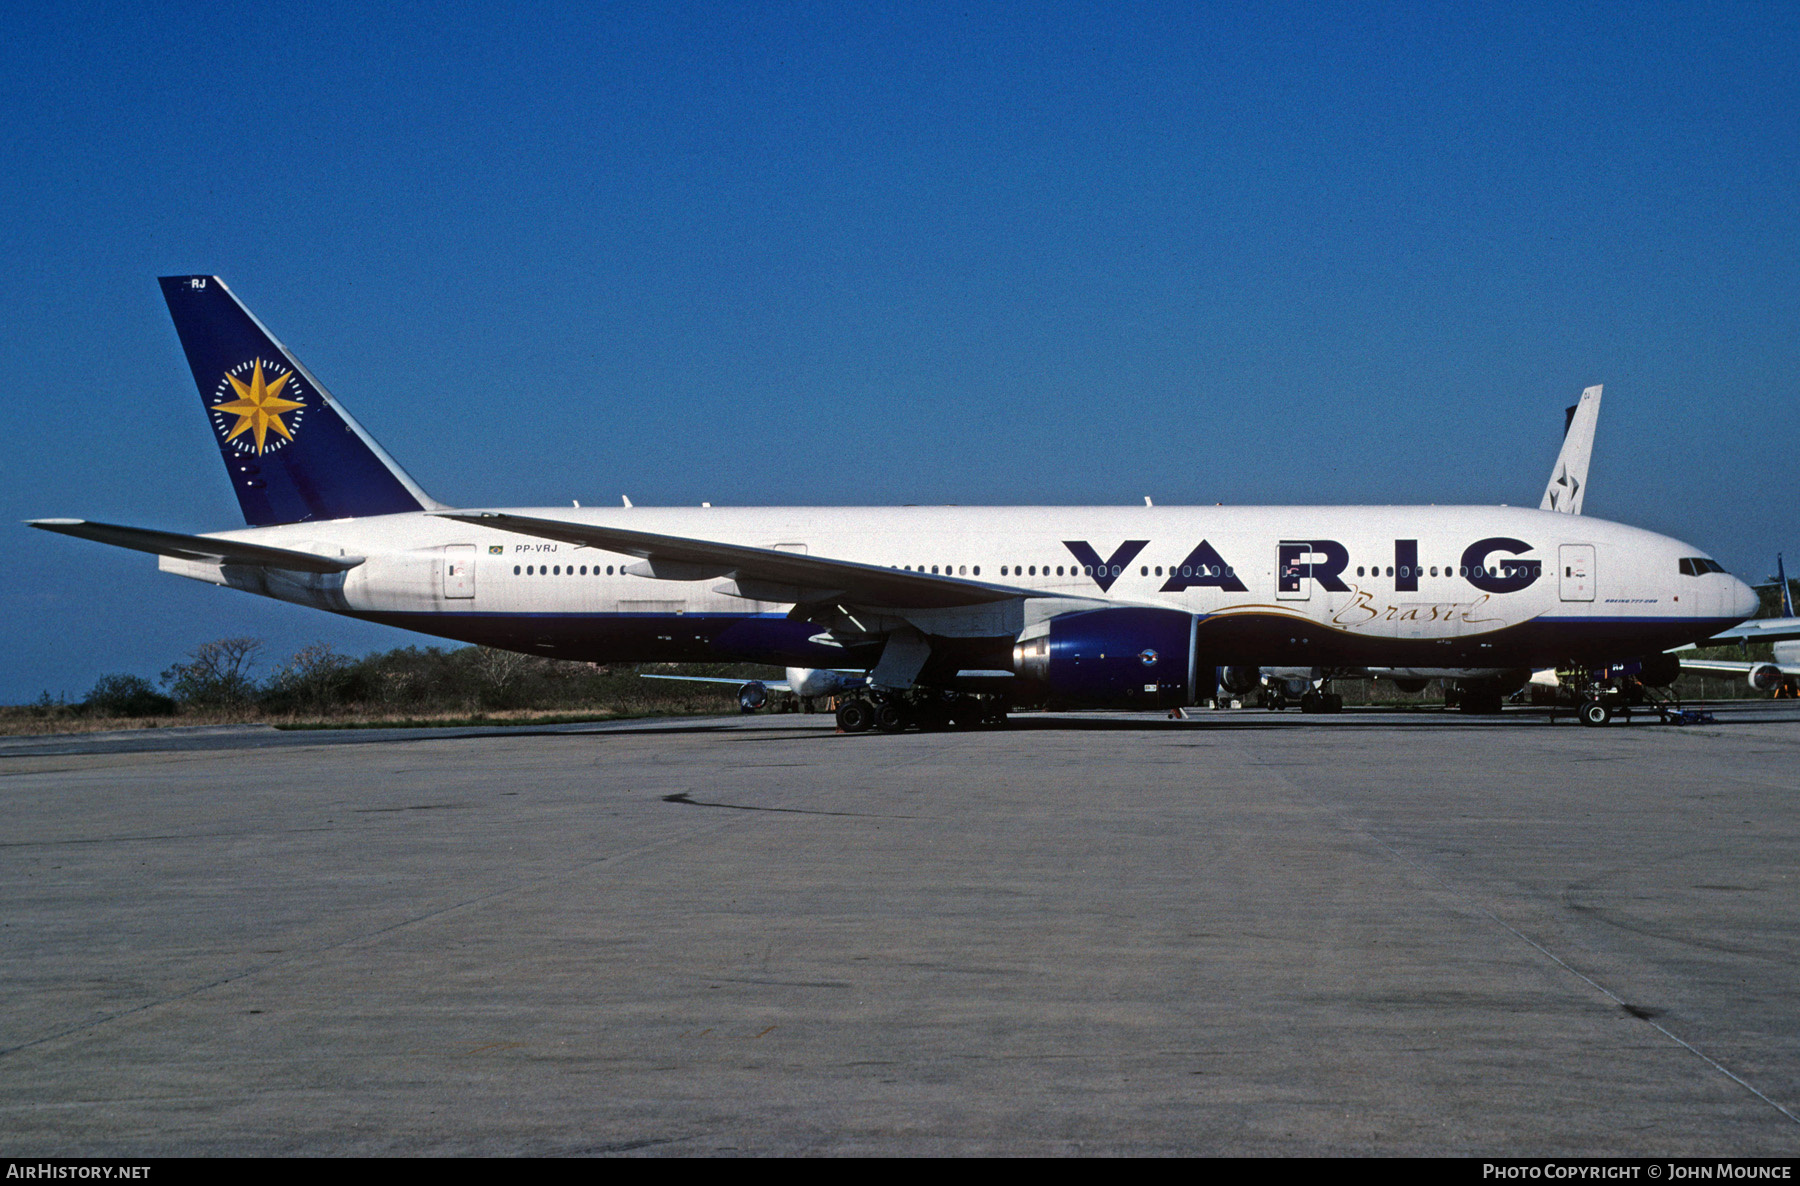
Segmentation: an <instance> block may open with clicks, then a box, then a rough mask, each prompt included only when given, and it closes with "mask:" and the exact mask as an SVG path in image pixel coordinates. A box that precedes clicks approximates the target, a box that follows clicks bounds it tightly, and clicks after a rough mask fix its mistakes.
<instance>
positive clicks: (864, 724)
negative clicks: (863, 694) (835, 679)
mask: <svg viewBox="0 0 1800 1186" xmlns="http://www.w3.org/2000/svg"><path fill="white" fill-rule="evenodd" d="M837 723H838V728H840V729H842V730H843V731H844V732H846V733H866V732H868V730H869V727H870V726H872V725H873V724H874V723H875V706H874V705H873V704H870V703H869V702H868V701H867V700H862V699H855V700H846V701H844V702H843V703H842V704H840V705H838V710H837Z"/></svg>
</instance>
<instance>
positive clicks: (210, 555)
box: [26, 519, 363, 572]
mask: <svg viewBox="0 0 1800 1186" xmlns="http://www.w3.org/2000/svg"><path fill="white" fill-rule="evenodd" d="M26 522H27V523H28V524H29V525H30V526H32V527H37V528H40V529H42V530H44V531H54V532H56V533H57V534H59V535H72V536H75V537H76V538H77V539H91V540H93V541H95V542H96V543H102V544H111V545H112V546H113V547H115V548H130V549H132V550H133V551H136V552H149V553H150V554H151V555H154V556H174V557H177V558H178V559H182V560H201V561H205V562H207V563H211V564H243V565H249V566H252V567H255V568H279V569H284V570H286V571H288V572H343V571H345V570H346V569H351V568H355V567H356V566H357V565H359V564H361V563H362V562H363V558H362V557H361V556H320V555H317V554H315V553H312V552H295V551H290V550H289V549H287V548H270V547H265V546H264V545H262V544H247V543H243V542H241V541H239V540H232V539H213V538H212V537H210V536H205V535H182V534H180V533H178V532H174V531H151V530H149V529H148V528H145V527H120V526H118V525H117V524H114V523H90V522H89V521H88V520H86V519H28V520H26Z"/></svg>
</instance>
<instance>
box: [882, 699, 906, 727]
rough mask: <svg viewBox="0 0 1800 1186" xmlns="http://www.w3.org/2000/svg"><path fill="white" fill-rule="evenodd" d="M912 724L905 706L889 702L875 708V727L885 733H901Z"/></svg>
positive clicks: (892, 701) (893, 701)
mask: <svg viewBox="0 0 1800 1186" xmlns="http://www.w3.org/2000/svg"><path fill="white" fill-rule="evenodd" d="M910 724H912V718H911V717H910V716H908V715H907V712H906V706H905V705H904V704H901V703H899V702H898V701H895V700H889V701H887V702H886V703H885V704H878V705H876V706H875V727H876V728H877V729H880V730H881V731H882V732H883V733H900V732H903V731H904V730H905V729H906V727H907V726H908V725H910Z"/></svg>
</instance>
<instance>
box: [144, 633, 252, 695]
mask: <svg viewBox="0 0 1800 1186" xmlns="http://www.w3.org/2000/svg"><path fill="white" fill-rule="evenodd" d="M262 648H263V643H262V639H260V638H220V639H215V640H214V641H212V642H203V643H201V644H200V645H199V646H197V647H195V648H194V649H193V650H191V651H189V652H188V661H187V662H186V663H177V664H175V665H174V666H173V667H171V668H169V669H168V670H167V671H165V672H163V674H162V678H163V683H164V684H165V685H167V686H168V689H169V692H170V694H171V695H173V696H174V697H175V699H177V700H179V701H181V702H182V703H183V704H192V705H207V706H219V707H224V706H236V705H241V704H244V703H247V702H248V701H249V700H250V698H251V697H252V696H253V695H255V693H256V682H255V681H254V680H252V679H251V678H250V669H251V668H252V667H253V666H255V665H256V657H257V655H258V653H260V652H261V651H262Z"/></svg>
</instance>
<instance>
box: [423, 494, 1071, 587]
mask: <svg viewBox="0 0 1800 1186" xmlns="http://www.w3.org/2000/svg"><path fill="white" fill-rule="evenodd" d="M437 515H438V517H439V518H443V519H455V520H456V521H457V522H459V523H471V524H474V525H476V526H478V527H496V528H499V529H500V530H502V531H516V532H518V533H519V534H520V535H530V536H536V537H538V538H540V539H553V540H558V541H561V542H563V543H570V544H579V545H582V546H584V547H589V548H599V549H602V550H603V551H607V552H619V553H622V554H624V555H627V556H640V557H642V558H643V559H644V561H645V562H646V563H645V564H644V565H642V566H639V565H633V566H631V567H630V568H629V569H628V570H627V571H629V572H632V573H634V574H635V575H638V576H649V577H661V578H664V579H667V580H677V581H681V580H687V581H698V580H705V579H707V578H709V577H726V576H728V577H732V578H733V579H734V580H735V581H736V583H737V585H738V587H739V589H740V590H741V592H742V595H744V596H746V597H750V598H753V599H755V600H760V601H777V602H808V601H829V600H844V601H852V602H855V603H856V604H858V605H863V606H868V607H871V608H875V609H951V608H955V607H958V606H967V605H987V604H991V603H993V602H997V601H1010V600H1011V599H1013V598H1015V597H1055V598H1060V599H1064V600H1067V599H1069V594H1068V593H1067V592H1051V591H1046V590H1037V589H1018V588H1013V587H1011V586H1009V585H996V584H990V583H988V582H986V581H971V580H967V579H965V578H961V577H951V576H936V575H933V574H931V573H923V572H907V571H906V570H904V569H898V568H884V567H882V566H881V565H878V564H859V563H856V562H854V561H849V560H830V559H827V558H825V557H823V556H807V555H804V554H801V553H798V552H781V551H777V550H775V549H774V548H756V547H749V546H746V545H744V544H727V543H719V542H716V541H714V540H704V539H689V538H686V537H684V536H678V535H657V534H654V533H652V532H648V531H632V530H629V529H627V528H623V527H602V526H599V525H597V524H592V523H570V522H568V521H566V520H562V519H538V518H534V517H532V516H529V515H512V514H507V513H505V512H502V511H444V512H437Z"/></svg>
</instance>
